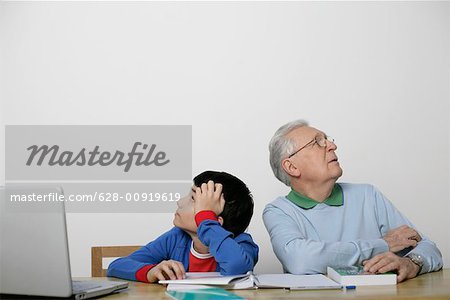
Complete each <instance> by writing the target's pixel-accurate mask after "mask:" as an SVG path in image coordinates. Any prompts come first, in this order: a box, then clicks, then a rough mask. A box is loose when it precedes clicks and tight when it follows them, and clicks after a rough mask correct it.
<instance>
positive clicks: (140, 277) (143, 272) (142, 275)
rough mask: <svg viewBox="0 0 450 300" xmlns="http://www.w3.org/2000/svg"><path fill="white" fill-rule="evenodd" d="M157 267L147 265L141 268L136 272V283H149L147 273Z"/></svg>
mask: <svg viewBox="0 0 450 300" xmlns="http://www.w3.org/2000/svg"><path fill="white" fill-rule="evenodd" d="M154 266H156V265H145V266H143V267H142V268H140V269H139V270H137V271H136V281H141V282H147V283H148V282H149V281H148V280H147V273H148V271H150V269H151V268H153V267H154Z"/></svg>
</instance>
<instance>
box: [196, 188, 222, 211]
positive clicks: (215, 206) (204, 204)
mask: <svg viewBox="0 0 450 300" xmlns="http://www.w3.org/2000/svg"><path fill="white" fill-rule="evenodd" d="M192 198H193V199H194V213H195V214H197V213H198V212H200V211H202V210H212V211H213V212H214V213H215V214H216V215H217V216H218V215H220V214H221V213H222V211H223V208H224V206H225V199H224V198H223V194H222V184H220V183H214V181H212V180H210V181H208V183H203V184H202V185H201V186H200V187H196V188H195V193H193V194H192Z"/></svg>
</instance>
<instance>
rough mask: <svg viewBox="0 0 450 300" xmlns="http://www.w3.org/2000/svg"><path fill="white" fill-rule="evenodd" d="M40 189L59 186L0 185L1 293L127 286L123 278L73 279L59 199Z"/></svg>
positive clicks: (91, 291) (54, 190)
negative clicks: (39, 198)
mask: <svg viewBox="0 0 450 300" xmlns="http://www.w3.org/2000/svg"><path fill="white" fill-rule="evenodd" d="M17 195H19V196H17ZM33 195H34V198H33ZM37 195H41V201H38V200H37V199H38V196H37ZM43 195H54V196H56V197H57V196H58V195H63V191H62V189H61V188H59V187H56V186H42V185H39V186H31V185H30V186H10V185H7V187H0V294H3V295H2V296H1V297H0V298H2V297H4V296H6V295H5V294H8V295H28V296H45V297H72V298H73V297H74V298H75V299H88V298H92V297H98V296H101V295H106V294H110V293H113V292H116V291H119V290H123V289H125V288H127V287H128V282H121V281H114V280H110V281H105V280H103V281H97V280H89V281H78V282H73V281H72V278H71V272H70V261H69V247H68V242H67V230H66V215H65V209H64V201H53V202H52V201H49V199H50V197H48V198H47V201H42V196H43ZM32 199H34V200H32ZM52 199H55V197H53V198H52Z"/></svg>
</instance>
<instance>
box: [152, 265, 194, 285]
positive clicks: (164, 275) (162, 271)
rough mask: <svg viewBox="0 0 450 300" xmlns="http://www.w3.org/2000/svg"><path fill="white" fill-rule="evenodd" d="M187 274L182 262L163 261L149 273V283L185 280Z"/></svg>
mask: <svg viewBox="0 0 450 300" xmlns="http://www.w3.org/2000/svg"><path fill="white" fill-rule="evenodd" d="M185 274H186V272H185V271H184V266H183V264H182V263H181V262H179V261H176V260H163V261H162V262H160V263H159V264H157V265H156V266H154V267H153V268H151V269H150V271H148V272H147V280H148V281H149V282H158V281H159V280H166V279H171V280H175V279H183V278H184V275H185Z"/></svg>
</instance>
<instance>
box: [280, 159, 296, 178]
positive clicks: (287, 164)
mask: <svg viewBox="0 0 450 300" xmlns="http://www.w3.org/2000/svg"><path fill="white" fill-rule="evenodd" d="M281 166H282V167H283V170H284V171H285V172H286V173H287V174H289V175H290V176H292V177H300V174H301V172H300V169H299V168H298V167H297V166H296V165H294V164H293V163H292V162H291V160H290V159H288V158H286V159H284V160H283V161H282V162H281Z"/></svg>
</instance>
